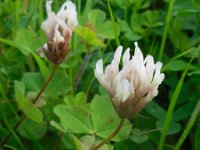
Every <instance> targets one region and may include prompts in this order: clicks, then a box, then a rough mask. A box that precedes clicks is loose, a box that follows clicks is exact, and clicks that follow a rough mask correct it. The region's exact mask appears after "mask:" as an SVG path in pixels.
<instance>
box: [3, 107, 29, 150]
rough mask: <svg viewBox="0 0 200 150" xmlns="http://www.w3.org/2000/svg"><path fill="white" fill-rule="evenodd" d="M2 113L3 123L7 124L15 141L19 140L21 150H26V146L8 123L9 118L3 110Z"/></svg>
mask: <svg viewBox="0 0 200 150" xmlns="http://www.w3.org/2000/svg"><path fill="white" fill-rule="evenodd" d="M0 113H1V116H2V118H3V121H4V123H5V125H6V126H7V127H8V129H9V131H10V132H11V133H12V135H13V136H14V137H15V139H16V140H17V142H18V144H19V145H20V147H21V149H23V150H25V147H24V145H23V144H22V142H21V140H20V138H19V137H18V136H17V134H16V133H15V132H14V131H13V129H12V127H11V126H10V124H9V123H8V121H7V118H6V116H5V115H4V114H5V113H4V111H3V110H2V108H1V109H0Z"/></svg>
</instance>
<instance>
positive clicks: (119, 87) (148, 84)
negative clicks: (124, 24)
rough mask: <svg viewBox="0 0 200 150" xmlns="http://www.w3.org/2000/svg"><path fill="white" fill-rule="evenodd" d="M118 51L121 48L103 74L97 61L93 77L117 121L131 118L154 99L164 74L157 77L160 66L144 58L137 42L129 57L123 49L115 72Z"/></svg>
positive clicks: (127, 51) (127, 52)
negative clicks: (110, 100)
mask: <svg viewBox="0 0 200 150" xmlns="http://www.w3.org/2000/svg"><path fill="white" fill-rule="evenodd" d="M122 49H123V47H122V46H119V47H118V48H117V49H116V52H115V55H114V59H113V60H112V62H111V64H109V65H108V66H107V67H106V68H105V71H103V61H102V59H100V60H99V61H97V63H96V69H95V76H96V78H97V79H98V81H99V82H100V83H101V84H102V85H103V86H104V87H105V88H106V90H107V91H108V93H109V94H110V97H111V99H112V103H113V105H114V108H115V110H116V112H117V113H118V115H119V117H120V118H132V117H134V116H136V115H137V113H138V112H139V111H140V110H142V109H143V107H144V106H145V105H146V104H147V103H148V102H149V101H151V100H152V99H153V98H154V97H155V96H157V94H158V86H159V85H160V84H161V82H162V81H163V80H164V74H163V73H160V70H161V68H162V63H161V62H156V63H154V58H153V57H152V56H150V55H148V56H147V57H146V58H144V57H143V54H142V52H141V50H140V48H139V47H138V44H137V42H135V53H134V55H133V56H132V57H131V56H130V53H129V51H130V49H129V48H128V49H126V51H125V53H124V55H123V58H122V61H123V66H122V69H121V70H119V63H120V59H121V55H122Z"/></svg>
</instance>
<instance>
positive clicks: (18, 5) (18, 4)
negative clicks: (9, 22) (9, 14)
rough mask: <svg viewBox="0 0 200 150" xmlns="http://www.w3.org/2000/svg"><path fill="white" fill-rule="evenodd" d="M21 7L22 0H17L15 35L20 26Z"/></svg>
mask: <svg viewBox="0 0 200 150" xmlns="http://www.w3.org/2000/svg"><path fill="white" fill-rule="evenodd" d="M19 9H20V0H17V1H16V4H15V27H14V28H13V29H14V32H13V33H14V37H15V36H16V34H17V30H18V28H19Z"/></svg>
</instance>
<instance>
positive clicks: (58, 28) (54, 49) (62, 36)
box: [39, 1, 78, 64]
mask: <svg viewBox="0 0 200 150" xmlns="http://www.w3.org/2000/svg"><path fill="white" fill-rule="evenodd" d="M51 4H52V1H47V2H46V10H47V19H46V20H45V21H44V22H43V23H42V29H43V30H44V32H45V33H46V35H47V37H48V42H47V43H46V44H44V46H43V48H41V49H39V54H41V55H43V54H45V55H46V56H47V58H48V59H49V60H50V61H52V62H53V63H55V64H60V63H61V62H63V61H64V60H65V57H66V55H67V54H68V52H69V48H68V45H69V42H70V39H71V36H72V32H73V30H74V28H75V27H76V26H77V25H78V21H77V12H76V6H75V5H74V4H73V3H72V2H71V1H66V2H65V3H64V4H63V5H62V6H61V8H60V10H59V11H58V13H57V14H55V12H53V11H52V9H51Z"/></svg>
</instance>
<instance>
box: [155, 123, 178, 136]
mask: <svg viewBox="0 0 200 150" xmlns="http://www.w3.org/2000/svg"><path fill="white" fill-rule="evenodd" d="M163 125H164V121H156V128H158V129H161V128H163ZM180 130H181V125H180V124H179V123H176V122H171V123H170V125H169V128H168V131H167V135H173V134H176V133H178V132H180ZM161 131H162V130H161Z"/></svg>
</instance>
